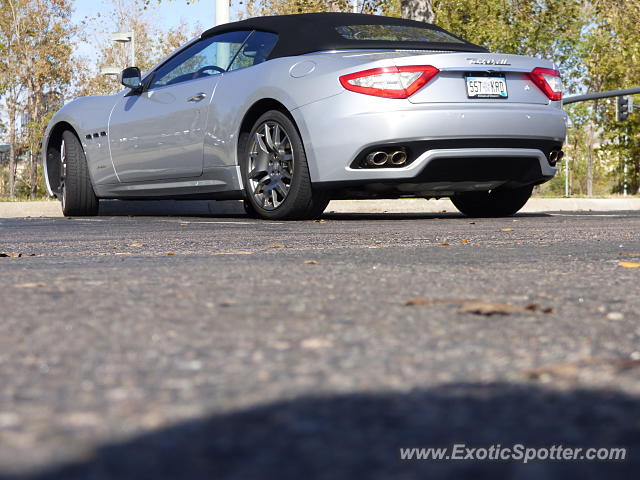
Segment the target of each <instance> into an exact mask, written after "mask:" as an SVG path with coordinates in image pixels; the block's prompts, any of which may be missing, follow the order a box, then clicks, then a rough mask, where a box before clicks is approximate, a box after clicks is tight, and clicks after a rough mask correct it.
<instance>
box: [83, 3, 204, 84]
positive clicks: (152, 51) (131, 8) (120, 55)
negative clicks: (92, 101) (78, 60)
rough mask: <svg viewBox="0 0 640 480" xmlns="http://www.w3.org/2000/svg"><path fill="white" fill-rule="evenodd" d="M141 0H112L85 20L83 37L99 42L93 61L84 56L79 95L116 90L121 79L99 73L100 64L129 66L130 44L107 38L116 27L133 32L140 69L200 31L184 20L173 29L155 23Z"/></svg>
mask: <svg viewBox="0 0 640 480" xmlns="http://www.w3.org/2000/svg"><path fill="white" fill-rule="evenodd" d="M146 5H147V2H145V1H144V0H137V1H126V2H125V1H124V0H111V6H110V8H108V9H106V10H105V11H104V12H102V13H101V14H100V15H99V16H97V17H94V18H88V19H86V20H85V23H84V26H83V32H82V38H83V39H84V40H85V41H90V42H91V43H93V44H95V45H100V48H99V51H98V56H97V59H96V61H95V63H94V64H93V65H90V64H89V61H88V60H86V59H83V60H82V62H83V65H82V68H81V81H80V82H79V83H80V88H79V89H78V91H77V92H76V93H77V95H79V96H85V95H106V94H111V93H114V92H116V91H118V90H119V89H120V88H122V87H121V86H120V83H119V82H118V79H117V78H116V77H112V76H106V75H102V74H100V70H101V69H102V68H103V67H116V68H119V69H123V68H125V67H127V66H130V65H129V63H130V54H129V45H128V44H127V45H126V46H124V47H123V46H122V45H119V44H115V43H113V42H111V41H110V34H111V33H112V32H116V31H127V32H129V31H131V32H133V33H134V34H135V57H136V66H137V67H139V68H140V70H142V71H143V72H144V71H146V70H149V69H150V68H151V67H152V66H153V65H154V64H155V63H157V61H158V60H160V59H161V58H162V57H164V56H165V55H167V54H168V53H170V52H172V51H174V50H175V49H176V48H178V47H179V46H180V45H182V44H184V43H185V42H187V41H188V40H190V39H191V38H193V37H195V36H196V35H197V34H198V33H200V30H201V27H199V26H198V25H196V27H195V29H191V28H190V27H189V26H188V25H187V24H186V22H182V23H181V25H179V26H178V27H176V28H174V29H169V30H163V29H162V28H160V27H158V26H157V25H158V23H159V22H157V21H156V19H155V18H154V17H153V13H152V12H150V11H148V10H147V8H146Z"/></svg>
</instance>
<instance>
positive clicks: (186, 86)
mask: <svg viewBox="0 0 640 480" xmlns="http://www.w3.org/2000/svg"><path fill="white" fill-rule="evenodd" d="M250 33H251V32H250V31H236V32H228V33H224V34H220V35H216V36H213V37H209V38H205V39H202V40H199V41H198V42H196V43H193V44H191V45H189V46H188V47H186V48H185V49H183V50H181V51H180V52H178V53H177V54H176V55H174V56H173V57H171V58H170V59H169V60H167V61H166V62H165V63H163V64H162V65H161V66H160V67H158V68H157V69H156V70H155V71H154V72H152V73H151V75H150V77H147V78H146V79H145V82H144V83H145V89H144V90H143V92H142V93H140V94H138V95H136V94H132V93H130V94H127V95H125V96H123V97H122V98H121V99H120V100H119V101H118V102H117V104H116V105H115V107H114V109H113V111H112V113H111V118H110V120H109V145H110V151H111V159H112V161H113V165H114V167H115V170H116V174H117V175H118V179H119V180H120V182H123V183H127V182H143V181H148V180H164V179H178V178H189V177H198V176H200V175H202V168H203V155H204V154H203V149H204V138H205V132H206V130H207V116H208V109H209V105H210V103H211V102H212V100H213V95H214V92H215V88H216V85H217V83H218V79H219V76H220V74H221V73H223V72H225V71H226V70H227V69H228V68H229V65H231V63H232V62H233V59H234V57H235V55H236V53H237V52H238V51H239V50H240V48H241V47H242V45H243V44H244V42H245V40H246V39H247V37H248V36H249V34H250Z"/></svg>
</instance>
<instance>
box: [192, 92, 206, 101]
mask: <svg viewBox="0 0 640 480" xmlns="http://www.w3.org/2000/svg"><path fill="white" fill-rule="evenodd" d="M205 98H207V94H206V93H204V92H200V93H197V94H195V95H194V96H193V97H191V98H188V99H187V102H194V103H196V102H199V101H201V100H204V99H205Z"/></svg>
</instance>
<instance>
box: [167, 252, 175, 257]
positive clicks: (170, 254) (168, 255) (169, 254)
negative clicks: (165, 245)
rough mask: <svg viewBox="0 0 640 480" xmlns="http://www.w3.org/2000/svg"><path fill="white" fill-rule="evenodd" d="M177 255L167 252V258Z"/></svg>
mask: <svg viewBox="0 0 640 480" xmlns="http://www.w3.org/2000/svg"><path fill="white" fill-rule="evenodd" d="M174 255H175V253H173V252H167V257H173V256H174Z"/></svg>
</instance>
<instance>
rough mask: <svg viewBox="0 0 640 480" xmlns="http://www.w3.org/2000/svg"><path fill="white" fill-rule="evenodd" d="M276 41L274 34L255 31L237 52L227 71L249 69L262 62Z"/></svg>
mask: <svg viewBox="0 0 640 480" xmlns="http://www.w3.org/2000/svg"><path fill="white" fill-rule="evenodd" d="M277 41H278V35H276V34H275V33H268V32H259V31H255V32H253V34H252V35H251V36H250V37H249V39H248V40H247V43H245V45H244V47H242V49H241V50H240V51H239V52H238V54H237V55H236V58H234V59H233V63H232V64H231V65H230V66H229V70H238V69H240V68H246V67H251V66H252V65H257V64H259V63H262V62H264V61H265V60H266V59H267V57H268V56H269V54H270V53H271V50H273V47H275V45H276V42H277Z"/></svg>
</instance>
